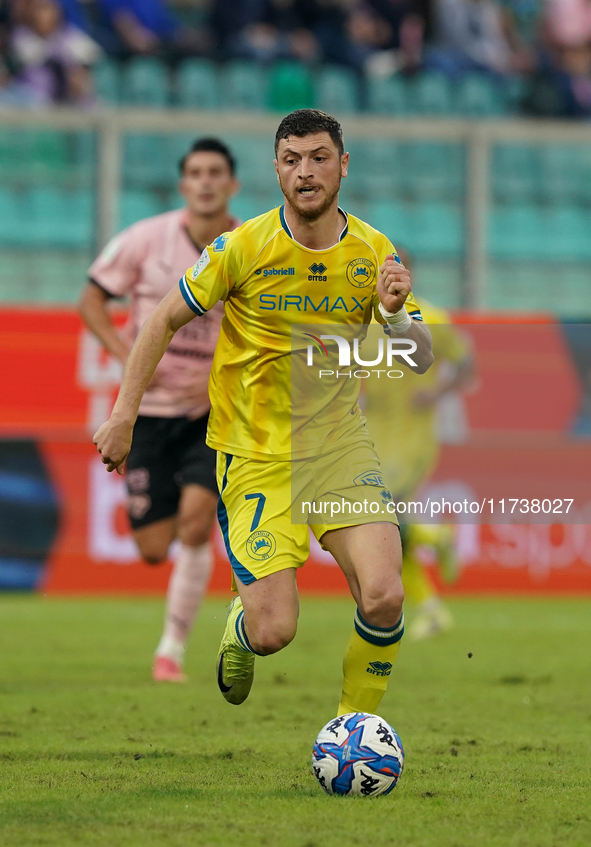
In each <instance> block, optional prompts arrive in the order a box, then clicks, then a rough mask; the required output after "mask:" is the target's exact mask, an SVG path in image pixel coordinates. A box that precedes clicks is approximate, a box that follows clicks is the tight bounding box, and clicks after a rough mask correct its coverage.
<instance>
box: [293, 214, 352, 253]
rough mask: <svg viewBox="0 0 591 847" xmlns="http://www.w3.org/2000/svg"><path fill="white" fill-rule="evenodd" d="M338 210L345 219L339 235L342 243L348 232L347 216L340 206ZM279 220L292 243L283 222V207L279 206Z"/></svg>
mask: <svg viewBox="0 0 591 847" xmlns="http://www.w3.org/2000/svg"><path fill="white" fill-rule="evenodd" d="M338 209H339V212H340V213H341V215H342V216H343V217H344V218H345V226H344V227H343V229H342V230H341V234H340V235H339V241H342V240H343V238H344V237H345V236H346V234H347V233H348V232H349V215H348V214H347V213H346V212H345V210H344V209H341V207H340V206H339V207H338ZM279 220H280V221H281V226H282V227H283V229H284V230H285V231H286V233H287V234H288V235H289V237H290V238H291V239H292V240H293V241H295V238H294V237H293V233H292V231H291V229H290V228H289V227H288V225H287V221H286V220H285V206H281V207H280V209H279ZM296 244H299V242H297V241H296Z"/></svg>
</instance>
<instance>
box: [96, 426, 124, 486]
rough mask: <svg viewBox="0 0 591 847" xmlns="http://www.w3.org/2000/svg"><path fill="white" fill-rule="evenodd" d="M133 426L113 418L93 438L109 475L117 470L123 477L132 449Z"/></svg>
mask: <svg viewBox="0 0 591 847" xmlns="http://www.w3.org/2000/svg"><path fill="white" fill-rule="evenodd" d="M132 435H133V426H130V425H129V424H128V423H121V422H116V421H114V420H113V419H112V418H109V420H108V421H107V422H106V423H104V424H103V425H102V426H100V427H99V428H98V429H97V431H96V432H95V434H94V436H93V439H92V441H93V443H94V444H96V449H97V450H98V451H99V453H100V454H101V458H102V462H103V464H104V465H106V466H107V470H108V471H109V473H111V471H114V470H116V471H117V473H118V474H121V475H123V473H124V471H125V460H126V459H127V457H128V455H129V451H130V449H131V438H132Z"/></svg>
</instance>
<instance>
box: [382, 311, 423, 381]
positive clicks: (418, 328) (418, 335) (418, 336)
mask: <svg viewBox="0 0 591 847" xmlns="http://www.w3.org/2000/svg"><path fill="white" fill-rule="evenodd" d="M390 333H391V336H392V338H409V339H410V340H411V341H414V342H415V343H416V345H417V349H416V351H415V352H414V353H413V354H412V359H413V361H414V362H416V367H414V368H413V369H412V370H413V373H418V374H424V373H425V371H428V370H429V368H430V367H431V365H432V364H433V344H432V341H431V333H430V331H429V327H428V326H427V325H426V324H424V323H423V322H422V321H415V320H411V325H410V327H409V328H408V329H407V331H406V332H404V333H402V334H400V333H394V332H392V331H390Z"/></svg>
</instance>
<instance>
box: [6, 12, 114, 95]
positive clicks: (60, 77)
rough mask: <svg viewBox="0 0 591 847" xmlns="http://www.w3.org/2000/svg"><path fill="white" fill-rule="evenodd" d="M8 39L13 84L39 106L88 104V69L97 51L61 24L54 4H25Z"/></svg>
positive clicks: (78, 31) (72, 28) (81, 35)
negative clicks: (24, 91)
mask: <svg viewBox="0 0 591 847" xmlns="http://www.w3.org/2000/svg"><path fill="white" fill-rule="evenodd" d="M18 11H19V20H20V22H19V23H17V25H16V26H15V27H14V29H13V30H12V33H11V35H10V52H11V55H12V57H13V60H14V63H15V65H16V68H17V82H18V83H20V84H21V85H23V86H25V87H26V88H27V89H29V92H30V94H31V96H33V97H34V99H35V100H36V101H37V102H38V103H40V104H43V103H51V102H56V103H64V102H74V103H79V104H82V105H84V104H90V103H91V102H92V84H91V77H90V73H89V68H90V66H91V65H92V64H93V63H94V62H96V61H97V59H98V58H99V56H100V53H101V50H100V47H99V46H98V44H96V43H95V42H94V41H93V40H92V39H91V38H90V37H89V36H88V35H86V33H85V32H83V31H82V30H81V29H79V28H78V27H76V26H74V25H73V24H69V23H67V22H66V21H65V20H64V14H63V10H62V7H61V6H60V4H59V3H58V2H56V0H26V2H25V3H22V4H21V7H20V9H19V10H18Z"/></svg>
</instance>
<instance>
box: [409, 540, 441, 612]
mask: <svg viewBox="0 0 591 847" xmlns="http://www.w3.org/2000/svg"><path fill="white" fill-rule="evenodd" d="M402 585H403V588H404V596H405V597H406V599H407V600H410V601H411V603H414V604H415V605H416V606H419V605H420V604H421V603H424V602H425V601H426V600H430V599H431V598H432V597H435V596H436V595H437V592H436V590H435V586H434V585H433V583H432V582H431V577H430V576H429V574H428V573H427V571H426V570H425V568H424V567H423V566H422V565H421V563H420V562H419V560H418V559H417V558H416V556H415V555H414V553H413V552H412V549H409V546H407V547H406V549H405V550H404V551H403V554H402Z"/></svg>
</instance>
